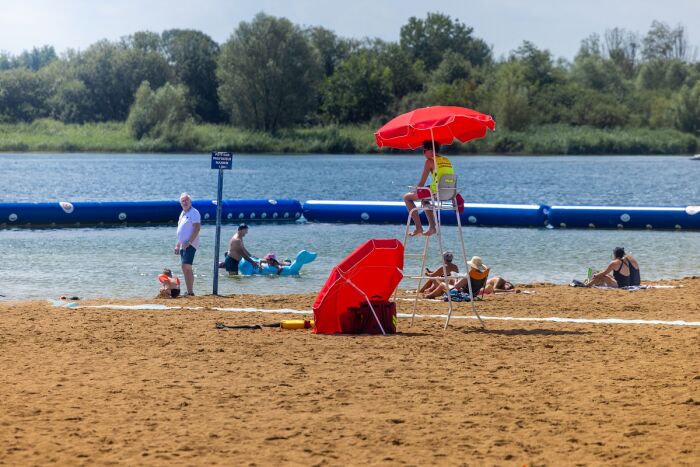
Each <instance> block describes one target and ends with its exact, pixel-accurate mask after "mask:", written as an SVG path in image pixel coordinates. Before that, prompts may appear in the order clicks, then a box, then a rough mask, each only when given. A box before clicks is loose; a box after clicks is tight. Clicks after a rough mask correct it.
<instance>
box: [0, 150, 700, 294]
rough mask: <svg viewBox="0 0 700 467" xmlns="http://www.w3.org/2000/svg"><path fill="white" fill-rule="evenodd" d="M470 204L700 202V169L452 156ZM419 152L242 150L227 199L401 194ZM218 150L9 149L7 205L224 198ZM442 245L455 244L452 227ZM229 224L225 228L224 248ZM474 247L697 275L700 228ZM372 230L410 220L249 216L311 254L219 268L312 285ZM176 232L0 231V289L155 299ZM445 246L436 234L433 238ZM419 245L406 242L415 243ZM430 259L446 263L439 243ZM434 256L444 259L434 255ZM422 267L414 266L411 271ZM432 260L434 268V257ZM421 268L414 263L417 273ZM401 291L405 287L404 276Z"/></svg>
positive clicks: (286, 253) (226, 283)
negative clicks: (266, 271)
mask: <svg viewBox="0 0 700 467" xmlns="http://www.w3.org/2000/svg"><path fill="white" fill-rule="evenodd" d="M451 160H452V162H453V164H454V166H455V169H456V171H457V173H458V174H459V175H460V186H461V191H462V193H463V194H464V195H465V198H466V199H467V201H468V202H476V203H518V204H530V203H534V204H540V203H543V204H600V205H636V206H679V205H682V206H685V205H697V204H700V183H698V178H699V177H698V176H699V175H700V163H698V162H696V161H690V160H689V158H688V157H687V156H686V157H676V156H659V157H654V156H611V157H605V156H561V157H558V156H542V157H537V156H517V157H508V156H453V157H451ZM422 164H423V158H422V157H421V156H409V155H401V156H399V155H391V156H390V155H347V156H342V155H328V156H324V155H284V156H282V155H254V156H246V155H243V156H236V157H235V158H234V170H232V171H230V172H227V173H226V175H225V179H224V198H226V199H236V198H238V199H274V198H294V199H298V200H299V201H301V202H304V201H306V200H309V199H335V200H372V201H396V200H400V199H401V195H402V194H403V193H404V192H405V191H406V187H407V186H408V185H413V184H415V183H416V182H417V178H418V176H419V175H420V171H421V168H422ZM209 166H210V156H209V155H208V154H203V155H172V154H167V155H164V154H1V155H0V167H2V185H1V186H2V190H0V202H27V201H36V202H45V201H127V200H164V199H177V197H178V196H179V194H180V193H181V192H182V191H188V192H189V193H190V194H192V196H193V197H194V198H195V199H214V198H216V180H217V172H216V171H214V170H211V169H210V168H209ZM444 230H445V234H446V235H445V239H446V245H447V247H448V248H449V249H451V250H453V251H455V252H456V253H457V252H458V251H459V248H458V243H457V236H456V228H454V227H445V229H444ZM233 233H234V226H233V225H225V226H224V227H223V229H222V248H221V251H222V254H223V251H224V250H225V245H226V241H227V240H228V238H229V237H230V236H231V235H232V234H233ZM464 233H465V238H466V246H467V253H468V255H469V256H471V255H479V256H481V257H482V258H483V259H484V262H485V263H486V264H488V265H489V266H490V267H491V268H492V274H497V275H504V276H506V277H507V278H508V279H510V280H513V281H515V282H532V281H550V282H556V283H565V282H569V281H570V280H571V279H572V278H579V279H582V278H583V276H584V275H585V271H586V269H587V267H589V266H592V267H597V268H601V267H603V266H605V265H606V264H607V262H608V261H609V259H610V254H611V251H612V248H613V247H615V246H617V245H621V246H625V248H626V249H627V251H628V252H630V253H631V254H634V255H635V256H636V257H637V259H638V260H639V261H640V263H641V267H642V278H643V279H644V280H654V279H661V278H677V277H683V276H689V275H698V274H700V232H683V231H680V232H664V231H631V230H624V231H617V230H615V231H608V230H558V229H556V230H552V229H545V228H541V229H511V228H485V227H468V228H465V229H464ZM214 235H215V227H214V226H213V225H204V226H203V228H202V237H201V247H200V251H199V252H198V253H197V257H196V259H195V271H196V276H197V278H196V283H195V292H198V293H200V294H203V293H211V290H212V274H213V266H212V263H213V255H214V253H213V252H214V245H213V243H214ZM369 238H399V239H403V227H402V226H390V225H341V224H315V223H295V224H272V223H260V224H251V229H250V233H249V235H248V237H246V245H247V247H248V249H249V250H250V251H251V252H252V253H253V254H255V255H259V256H262V255H264V254H266V253H267V252H270V251H274V252H276V253H277V255H278V256H281V257H293V256H294V255H295V253H296V252H297V251H299V250H301V249H308V250H311V251H316V252H317V253H318V258H317V260H316V261H315V262H313V263H311V264H308V265H306V266H304V268H303V269H302V274H301V276H299V277H257V276H254V277H239V278H229V277H227V276H225V275H221V276H220V280H219V293H221V294H232V293H246V294H247V293H301V292H312V291H317V290H318V289H319V288H320V287H321V286H322V285H323V283H324V281H325V279H326V277H327V276H328V273H329V271H330V269H331V268H332V266H333V265H335V264H336V263H337V262H339V261H340V260H342V259H343V258H344V257H345V256H346V255H347V254H348V253H349V252H351V251H352V250H353V249H354V248H356V247H357V246H358V245H360V244H361V243H362V242H363V241H365V240H367V239H369ZM174 243H175V228H174V227H172V226H163V227H117V228H83V229H74V228H71V229H35V230H26V229H11V230H0V245H2V247H1V248H0V251H2V263H0V295H4V296H5V298H6V299H15V298H55V297H56V296H59V295H63V294H69V295H78V296H81V297H151V296H153V295H155V293H156V292H157V289H158V283H157V281H156V276H157V274H158V273H159V272H160V271H161V270H162V268H163V267H170V268H171V269H173V271H177V272H179V261H178V257H177V256H175V255H174V254H173V253H172V247H173V245H174ZM432 243H433V244H436V243H437V242H436V241H433V242H432ZM418 248H419V241H418V240H413V241H411V242H410V243H409V249H411V250H417V249H418ZM434 250H435V252H434V254H433V256H432V258H437V249H436V248H434ZM431 263H435V261H434V260H433V261H432V262H431ZM414 266H415V264H413V263H411V264H409V266H407V267H406V271H407V273H408V272H410V273H413V272H414V271H411V269H412V268H414ZM431 266H434V264H431ZM415 272H417V271H415ZM403 285H404V286H406V287H408V286H410V283H409V282H405V283H404V284H403Z"/></svg>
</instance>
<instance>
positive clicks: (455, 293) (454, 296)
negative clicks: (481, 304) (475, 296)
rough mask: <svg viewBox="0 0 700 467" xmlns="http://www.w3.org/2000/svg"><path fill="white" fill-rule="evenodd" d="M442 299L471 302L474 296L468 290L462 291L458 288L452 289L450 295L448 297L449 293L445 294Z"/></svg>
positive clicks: (444, 300)
mask: <svg viewBox="0 0 700 467" xmlns="http://www.w3.org/2000/svg"><path fill="white" fill-rule="evenodd" d="M442 297H443V298H442V301H443V302H446V301H448V300H451V301H453V302H471V301H472V297H471V296H470V295H469V294H468V293H467V292H462V291H459V290H457V289H450V297H449V299H448V297H447V294H443V296H442Z"/></svg>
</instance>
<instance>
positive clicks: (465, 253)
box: [445, 202, 486, 329]
mask: <svg viewBox="0 0 700 467" xmlns="http://www.w3.org/2000/svg"><path fill="white" fill-rule="evenodd" d="M453 205H454V210H455V216H457V229H459V242H460V244H461V246H462V256H463V257H464V266H465V267H466V268H467V284H469V296H470V297H471V299H472V300H471V301H472V313H474V314H475V315H476V317H477V318H479V322H480V323H481V327H482V328H483V329H486V325H485V324H484V321H483V320H482V319H481V316H479V313H478V312H477V311H476V303H475V302H476V297H475V296H474V295H473V291H472V281H471V278H470V276H469V272H470V271H471V266H469V262H468V261H467V249H466V247H465V246H464V235H463V233H462V219H461V217H460V216H459V208H458V207H457V203H456V202H453ZM449 321H450V317H449V315H448V317H447V322H449ZM445 326H447V323H445Z"/></svg>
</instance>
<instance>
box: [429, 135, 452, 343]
mask: <svg viewBox="0 0 700 467" xmlns="http://www.w3.org/2000/svg"><path fill="white" fill-rule="evenodd" d="M430 142H431V144H432V145H433V182H435V188H436V190H437V191H439V189H438V184H439V183H440V180H438V179H437V154H436V152H435V135H434V134H433V129H432V128H431V129H430ZM430 201H431V204H432V206H431V208H432V209H433V212H432V217H433V222H435V233H436V234H437V237H438V246H439V248H440V258H441V259H442V275H443V279H444V281H445V291H446V292H447V319H446V321H445V329H447V323H449V322H450V316H452V295H450V280H449V279H448V278H447V265H446V264H445V258H444V257H443V253H444V252H445V250H444V248H443V245H442V225H441V224H442V223H441V217H440V204H439V203H440V196H439V195H438V193H433V190H430Z"/></svg>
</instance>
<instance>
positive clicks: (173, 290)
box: [158, 268, 180, 298]
mask: <svg viewBox="0 0 700 467" xmlns="http://www.w3.org/2000/svg"><path fill="white" fill-rule="evenodd" d="M158 281H159V282H160V291H159V295H160V296H162V297H168V298H177V297H179V296H180V278H179V277H175V278H173V272H172V271H171V270H170V269H168V268H165V269H163V273H162V274H161V275H160V276H158Z"/></svg>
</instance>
